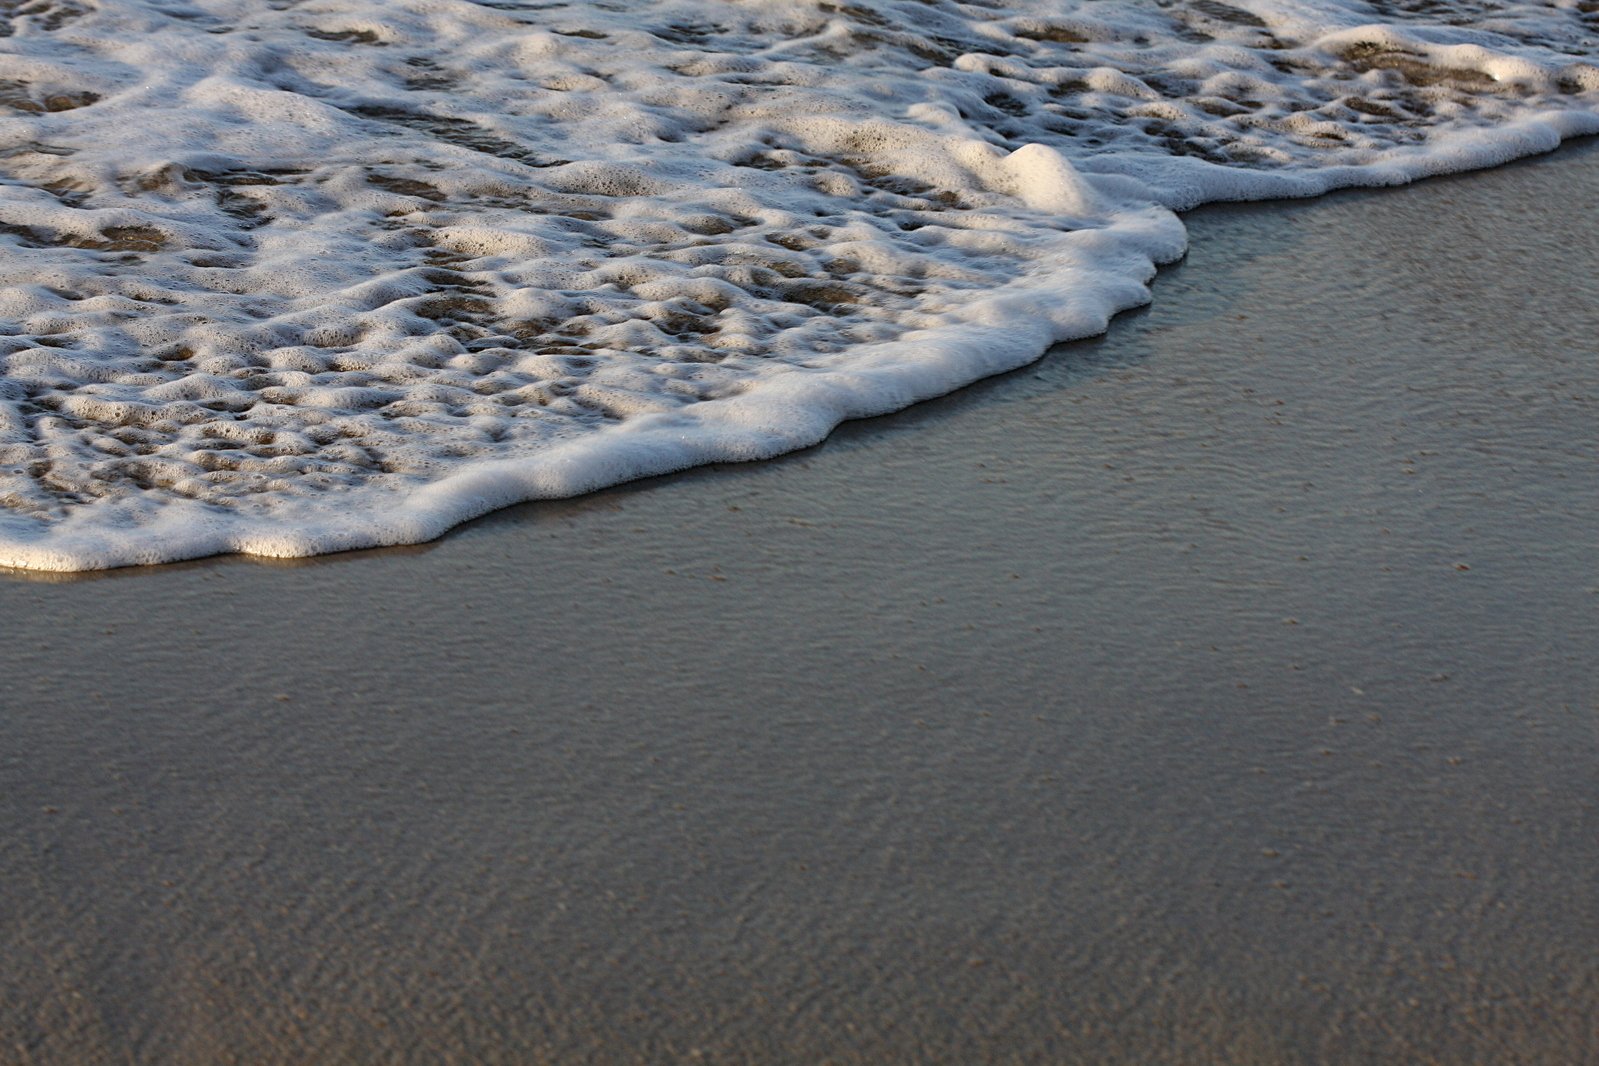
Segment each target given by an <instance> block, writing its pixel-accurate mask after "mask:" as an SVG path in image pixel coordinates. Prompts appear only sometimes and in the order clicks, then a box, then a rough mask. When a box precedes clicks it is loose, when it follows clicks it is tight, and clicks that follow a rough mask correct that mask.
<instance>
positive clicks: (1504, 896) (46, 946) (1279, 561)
mask: <svg viewBox="0 0 1599 1066" xmlns="http://www.w3.org/2000/svg"><path fill="white" fill-rule="evenodd" d="M1596 163H1599V158H1596V156H1595V153H1594V151H1593V150H1592V149H1591V148H1585V149H1582V150H1580V151H1575V152H1572V151H1563V152H1561V153H1558V154H1557V155H1555V156H1553V157H1550V158H1548V159H1545V160H1539V161H1535V162H1531V163H1526V164H1517V165H1515V166H1513V167H1509V168H1505V169H1502V170H1497V171H1493V172H1489V173H1486V174H1480V175H1472V176H1470V177H1467V178H1461V179H1445V180H1441V181H1437V182H1427V183H1423V184H1421V185H1417V186H1415V187H1412V188H1409V189H1404V190H1399V191H1394V192H1384V193H1380V194H1369V193H1360V194H1341V195H1339V196H1336V197H1332V198H1329V199H1323V200H1319V201H1312V202H1308V203H1303V204H1296V205H1268V206H1266V207H1258V208H1256V207H1250V208H1214V209H1210V210H1208V211H1205V212H1200V213H1198V214H1196V215H1195V216H1194V217H1193V218H1192V219H1191V223H1190V224H1191V225H1192V227H1193V231H1194V234H1195V242H1194V251H1193V253H1192V256H1191V259H1190V261H1189V262H1187V263H1185V264H1184V265H1182V266H1180V267H1177V268H1174V269H1172V270H1170V271H1168V272H1167V273H1166V274H1165V275H1163V276H1162V277H1161V278H1160V279H1158V280H1157V282H1156V290H1157V293H1156V295H1157V299H1156V300H1155V302H1154V304H1153V306H1152V309H1151V310H1149V311H1147V312H1138V313H1135V314H1133V315H1131V316H1127V317H1124V318H1123V319H1121V320H1119V321H1118V322H1117V323H1116V324H1115V325H1114V326H1113V328H1112V330H1111V331H1110V333H1109V335H1108V336H1107V337H1106V338H1104V339H1101V340H1095V341H1089V342H1084V343H1080V344H1076V345H1070V346H1066V347H1063V348H1060V349H1057V350H1056V351H1055V352H1054V353H1052V354H1051V355H1050V356H1049V358H1047V359H1046V360H1045V361H1043V362H1042V363H1040V364H1038V365H1037V366H1036V367H1033V368H1030V369H1028V370H1026V371H1023V372H1021V373H1018V374H1014V375H1010V376H1008V377H1005V378H1002V379H997V380H995V381H992V382H989V383H985V384H982V385H979V386H976V387H974V388H972V389H970V390H967V391H965V392H963V393H960V394H958V395H956V396H954V397H951V398H949V399H947V400H942V401H937V402H934V403H932V404H930V405H923V406H919V407H917V408H913V409H911V410H909V411H906V412H904V413H902V414H899V415H895V416H892V417H889V418H885V419H878V420H873V421H869V422H862V423H856V424H854V425H853V426H851V427H845V428H844V429H843V430H841V431H840V433H838V434H836V435H835V436H834V437H833V438H832V439H830V440H829V441H828V442H827V443H826V444H824V445H822V446H821V447H819V448H816V449H812V450H810V451H807V452H803V453H800V454H798V455H794V456H791V457H788V458H786V459H780V460H777V461H775V462H773V463H769V464H753V465H742V466H736V467H724V468H718V469H710V470H705V471H699V472H692V473H689V474H684V475H679V476H676V477H673V478H670V479H664V480H657V481H653V482H647V483H641V484H639V485H636V486H632V487H625V488H621V489H615V490H610V491H607V492H605V493H601V494H598V495H594V496H590V497H586V498H583V499H580V500H574V501H570V502H556V503H543V504H534V505H528V506H525V507H522V508H516V509H512V510H509V511H505V512H502V513H500V514H498V515H496V516H493V517H491V518H488V519H484V520H481V521H479V522H477V523H473V524H471V525H469V526H467V527H464V528H463V529H461V530H459V531H457V532H456V533H454V534H452V535H451V536H449V537H446V538H444V539H443V540H441V541H439V542H437V543H435V544H433V545H429V546H426V547H421V548H412V549H392V550H388V551H380V552H367V553H356V554H353V555H345V556H333V557H328V558H327V559H325V560H312V561H307V562H304V563H298V564H288V563H279V564H271V565H267V564H263V563H256V562H248V561H242V560H226V559H223V560H212V561H208V562H202V563H194V564H182V565H178V566H173V567H163V568H159V569H156V570H150V571H113V572H110V573H109V574H107V575H105V576H99V577H93V576H91V577H85V578H77V579H56V580H53V581H50V580H46V579H44V578H38V579H33V580H29V581H23V580H21V579H20V578H16V577H13V578H12V579H8V580H5V581H0V619H3V620H4V625H5V626H6V629H5V657H6V665H5V687H4V689H3V690H0V704H3V706H4V709H5V710H4V716H3V718H0V722H3V727H4V730H5V738H6V744H5V751H4V753H3V754H0V827H3V829H0V841H3V844H4V846H3V848H0V884H3V885H4V886H5V892H4V895H5V906H4V907H3V908H0V958H3V965H0V1032H3V1033H4V1036H5V1041H4V1043H3V1044H0V1062H5V1063H7V1064H11V1063H16V1064H22V1063H27V1064H40V1066H45V1064H49V1066H56V1064H62V1066H67V1064H79V1063H86V1062H134V1063H152V1064H155V1063H159V1064H191V1063H192V1064H205V1066H210V1064H214V1063H218V1062H226V1061H230V1060H237V1061H243V1062H252V1063H271V1064H276V1063H284V1064H287V1063H306V1062H318V1063H320V1062H414V1063H441V1062H454V1063H463V1064H464V1063H473V1064H476V1063H495V1062H501V1063H530V1062H547V1063H572V1062H590V1063H621V1062H637V1061H647V1062H692V1061H702V1062H713V1063H743V1062H765V1063H816V1062H838V1063H862V1064H866V1063H872V1064H879V1063H896V1064H897V1063H927V1062H974V1063H975V1062H996V1063H1138V1064H1144V1063H1151V1062H1181V1063H1198V1064H1210V1063H1215V1064H1223V1063H1225V1064H1229V1066H1238V1064H1272V1066H1277V1064H1284V1063H1306V1064H1312V1063H1313V1064H1324V1063H1365V1062H1374V1061H1375V1062H1418V1063H1425V1062H1442V1063H1450V1064H1460V1063H1493V1064H1504V1063H1523V1064H1526V1063H1537V1064H1550V1066H1554V1064H1561V1066H1565V1064H1569V1063H1573V1062H1585V1061H1593V1060H1594V1059H1595V1058H1596V1057H1599V1046H1596V1045H1595V1043H1594V1039H1595V1035H1594V1034H1595V1026H1594V1024H1593V1020H1594V1018H1595V1017H1596V1013H1599V985H1596V977H1595V971H1594V968H1593V950H1592V946H1593V944H1595V943H1596V942H1599V909H1596V904H1595V898H1594V894H1593V892H1592V891H1591V888H1592V886H1593V885H1594V884H1595V883H1596V880H1599V847H1596V843H1595V842H1596V841H1599V832H1596V831H1595V828H1596V826H1595V809H1594V797H1595V795H1596V791H1595V784H1596V782H1595V766H1596V765H1599V762H1596V759H1599V733H1596V730H1595V724H1594V723H1595V717H1594V716H1595V713H1596V706H1599V688H1596V684H1595V672H1594V667H1593V663H1594V662H1595V659H1596V656H1595V651H1596V648H1599V625H1596V620H1595V604H1596V600H1599V593H1596V588H1595V581H1594V574H1595V573H1599V545H1596V542H1595V536H1594V530H1595V529H1599V513H1596V511H1599V495H1596V494H1595V493H1593V492H1592V491H1591V488H1592V485H1593V482H1594V477H1593V474H1594V469H1595V463H1596V455H1599V436H1596V428H1595V425H1596V424H1595V421H1594V418H1593V403H1594V397H1595V396H1599V366H1596V363H1595V360H1594V355H1593V350H1592V346H1591V341H1592V338H1593V337H1594V336H1595V335H1596V334H1599V321H1596V319H1595V306H1594V303H1593V300H1592V298H1591V292H1590V291H1589V290H1588V289H1586V288H1585V287H1584V286H1583V285H1580V284H1578V283H1577V281H1579V280H1580V279H1585V278H1591V277H1594V276H1595V275H1596V273H1599V248H1596V246H1595V244H1594V243H1593V242H1592V241H1591V240H1589V239H1587V237H1586V234H1585V232H1574V231H1573V228H1572V227H1571V226H1570V225H1569V222H1568V218H1569V216H1568V215H1567V214H1565V213H1564V211H1563V210H1561V209H1557V208H1556V207H1554V206H1552V205H1566V206H1570V207H1571V208H1572V209H1573V210H1577V211H1580V212H1583V217H1592V215H1593V213H1594V212H1595V211H1596V210H1599V167H1596ZM1441 218H1444V219H1450V220H1451V224H1450V225H1447V226H1441V225H1439V224H1438V220H1439V219H1441ZM1557 253H1558V258H1559V262H1560V264H1561V269H1562V270H1563V271H1565V272H1566V273H1565V274H1564V275H1562V276H1559V277H1557V276H1555V272H1554V271H1553V270H1552V268H1551V266H1550V263H1551V257H1552V256H1554V255H1556V254H1557ZM1352 309H1358V311H1356V310H1352Z"/></svg>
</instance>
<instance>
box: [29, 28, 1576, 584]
mask: <svg viewBox="0 0 1599 1066" xmlns="http://www.w3.org/2000/svg"><path fill="white" fill-rule="evenodd" d="M1584 6H1585V5H1581V4H1578V5H1571V6H1564V7H1562V6H1554V5H1549V4H1543V3H1517V4H1493V5H1481V4H1477V3H1473V2H1460V3H1454V4H1441V5H1432V4H1426V5H1417V4H1402V3H1387V2H1384V3H1378V4H1363V3H1357V2H1354V0H1291V2H1290V0H1247V2H1244V3H1241V4H1236V5H1235V4H1225V3H1218V2H1215V0H1192V2H1187V0H1178V2H1172V3H1164V2H1162V3H1153V2H1151V3H1145V2H1139V3H1116V4H1104V3H1090V2H1086V0H1085V2H1075V3H1064V4H1063V3H1060V2H1057V0H1051V2H1048V3H1043V2H1035V0H1009V2H1007V3H1005V4H1002V5H995V4H990V3H987V2H983V3H960V2H957V0H927V2H911V0H860V2H859V3H853V2H852V3H836V2H833V0H762V2H760V3H728V2H723V0H672V2H671V3H651V4H649V5H642V6H640V5H629V4H625V3H608V2H606V3H589V4H568V3H562V2H554V3H531V2H524V0H506V2H504V3H499V2H496V3H474V2H469V0H443V2H441V0H385V2H383V3H373V2H362V0H339V2H337V3H333V2H313V3H284V4H270V5H266V6H265V7H263V5H261V4H259V3H254V2H245V0H200V2H196V3H192V4H186V5H179V6H172V5H170V4H165V3H159V2H156V0H117V2H115V3H103V4H94V3H84V2H79V0H39V2H37V3H32V4H28V5H24V6H20V7H19V6H16V5H11V6H8V7H6V8H5V9H4V10H0V26H3V27H4V30H3V31H0V251H3V253H4V256H3V259H0V375H3V376H0V564H5V565H13V566H27V567H32V568H39V569H51V570H80V569H89V568H96V567H108V566H116V565H126V564H130V563H145V562H157V561H167V560H173V559H181V558H188V557H194V556H199V555H206V554H213V553H218V552H228V551H243V552H250V553H256V554H262V555H271V556H297V555H306V554H311V553H316V552H326V551H333V550H337V549H341V548H353V547H362V546H372V545H382V544H394V543H408V542H417V541H424V540H427V539H430V538H431V537H434V536H437V535H438V534H440V533H442V532H443V531H444V530H446V529H448V528H449V527H451V526H453V525H455V524H457V523H459V522H461V521H464V520H466V519H468V518H471V517H474V516H476V515H480V514H483V513H485V512H487V511H489V510H492V509H494V508H496V507H501V506H505V505H507V504H510V503H514V502H517V501H520V500H525V499H530V498H548V497H553V496H569V495H573V494H576V493H579V492H583V491H587V490H590V489H594V488H598V487H603V486H605V485H609V484H614V483H617V482H619V481H624V480H627V479H629V478H636V477H640V476H643V475H647V474H655V473H662V472H666V471H670V470H677V469H681V468H684V467H687V466H690V465H694V464H698V463H705V462H711V461H715V460H732V459H753V458H763V457H769V456H772V455H775V454H779V453H781V452H785V451H791V450H794V449H795V448H799V447H802V446H805V445H808V444H812V443H815V442H816V441H818V440H820V439H821V438H822V437H823V436H825V434H826V433H827V432H828V431H829V430H830V429H831V428H832V427H833V426H834V425H836V424H837V423H838V422H839V421H840V420H842V419H847V418H854V417H861V416H864V415H871V414H880V413H883V412H885V411H890V410H896V409H899V408H902V407H904V406H906V405H908V404H910V403H912V402H915V401H918V400H922V399H926V398H928V397H932V396H936V395H940V394H943V393H947V392H949V391H951V390H952V389H954V388H957V387H959V386H961V385H964V384H967V383H969V382H971V381H973V380H976V379H978V378H981V377H983V376H986V375H990V374H994V373H998V372H1001V371H1004V370H1009V369H1013V368H1015V367H1018V366H1021V365H1024V364H1025V363H1027V362H1030V361H1031V360H1033V359H1035V358H1036V357H1037V356H1039V355H1041V354H1042V353H1043V352H1044V350H1045V349H1046V348H1047V347H1048V346H1049V345H1050V344H1051V343H1053V342H1056V341H1060V340H1064V339H1069V338H1077V337H1082V336H1087V335H1090V334H1093V333H1096V332H1099V331H1100V330H1102V329H1103V328H1104V326H1105V323H1106V321H1107V320H1108V318H1109V317H1110V316H1111V315H1112V314H1114V313H1116V312H1117V311H1120V310H1124V309H1126V308H1128V307H1131V306H1135V305H1137V304H1139V303H1141V302H1143V301H1144V300H1146V299H1147V298H1148V291H1147V289H1146V287H1145V286H1146V283H1147V282H1148V280H1149V278H1150V276H1151V275H1152V274H1153V272H1154V266H1155V264H1156V263H1160V262H1167V261H1170V260H1173V259H1175V258H1176V257H1178V256H1179V255H1180V254H1181V252H1182V249H1183V245H1184V240H1185V235H1184V231H1183V228H1182V226H1181V225H1180V223H1179V222H1178V221H1177V219H1176V218H1175V217H1174V216H1173V215H1172V214H1171V212H1170V210H1168V209H1169V208H1187V207H1192V206H1194V205H1195V204H1199V203H1203V202H1207V201H1213V200H1236V199H1249V198H1262V197H1267V196H1307V195H1313V194H1316V193H1319V192H1324V191H1326V190H1328V189H1331V188H1338V187H1342V186H1348V185H1384V184H1397V183H1400V182H1404V181H1409V180H1413V179H1415V178H1417V177H1420V176H1425V175H1429V174H1437V173H1442V172H1446V171H1456V170H1463V169H1469V168H1473V167H1484V166H1491V165H1494V164H1497V163H1502V162H1504V161H1506V160H1508V159H1512V158H1515V157H1518V156H1522V155H1526V154H1529V153H1534V152H1540V151H1547V150H1549V149H1552V148H1553V147H1554V146H1555V145H1557V144H1558V143H1559V141H1560V139H1561V138H1562V137H1566V136H1571V135H1574V134H1580V133H1593V132H1599V110H1596V109H1595V107H1594V100H1595V98H1596V97H1595V94H1596V93H1599V68H1596V67H1595V66H1594V64H1593V58H1594V56H1595V55H1596V54H1599V23H1596V18H1599V16H1596V15H1595V13H1594V12H1591V11H1585V10H1584Z"/></svg>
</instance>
